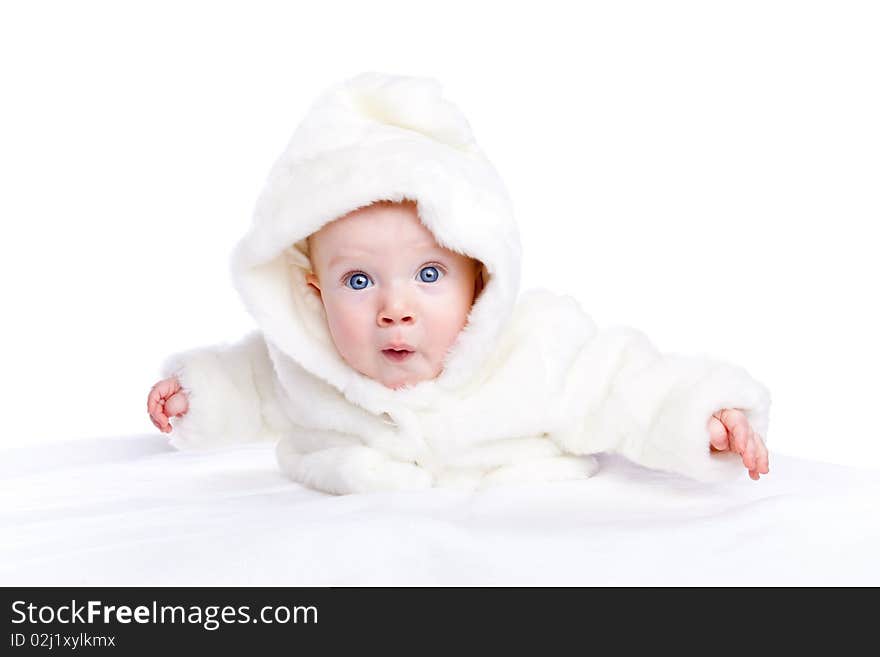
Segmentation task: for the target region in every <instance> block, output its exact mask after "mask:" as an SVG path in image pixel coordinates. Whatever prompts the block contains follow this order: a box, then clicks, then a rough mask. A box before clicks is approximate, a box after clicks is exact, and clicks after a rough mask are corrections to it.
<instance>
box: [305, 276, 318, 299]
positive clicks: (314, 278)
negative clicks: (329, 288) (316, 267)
mask: <svg viewBox="0 0 880 657" xmlns="http://www.w3.org/2000/svg"><path fill="white" fill-rule="evenodd" d="M306 283H308V284H309V285H311V286H312V287H313V288H315V290H316V291H317V293H318V294H321V284H320V282H319V281H318V277H317V276H315V273H314V272H311V271H309V272H306Z"/></svg>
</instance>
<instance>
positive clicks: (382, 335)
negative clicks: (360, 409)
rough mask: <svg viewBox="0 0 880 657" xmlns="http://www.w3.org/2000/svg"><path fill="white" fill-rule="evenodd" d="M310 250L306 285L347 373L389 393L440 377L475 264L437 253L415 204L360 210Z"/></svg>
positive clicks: (466, 304)
mask: <svg viewBox="0 0 880 657" xmlns="http://www.w3.org/2000/svg"><path fill="white" fill-rule="evenodd" d="M309 248H310V256H311V261H312V268H313V270H314V271H313V272H312V273H309V274H308V275H307V280H308V282H309V284H311V285H312V286H313V287H314V288H315V290H316V291H317V292H318V293H319V294H320V296H321V300H322V301H323V303H324V308H325V310H326V314H327V322H328V324H329V328H330V334H331V335H332V337H333V341H334V343H335V344H336V348H337V350H338V351H339V353H340V354H341V355H342V357H343V358H344V359H345V360H346V362H348V364H349V365H351V366H352V367H353V368H354V369H356V370H357V371H359V372H361V373H362V374H365V375H366V376H368V377H370V378H372V379H374V380H376V381H379V382H380V383H382V384H383V385H385V386H387V387H389V388H400V387H402V386H404V385H413V384H415V383H418V382H419V381H424V380H427V379H433V378H435V377H436V376H437V375H439V374H440V372H441V370H442V366H443V358H444V356H445V355H446V352H447V350H448V349H449V348H450V347H451V346H452V344H453V343H454V342H455V339H456V337H457V336H458V334H459V332H460V331H461V329H462V328H463V327H464V325H465V324H466V323H467V316H468V313H469V312H470V309H471V306H472V304H473V302H474V297H475V294H476V293H477V291H478V289H479V288H478V287H477V281H478V278H477V277H478V272H479V265H478V263H477V262H476V261H475V260H473V259H471V258H468V257H467V256H463V255H461V254H458V253H455V252H454V251H450V250H448V249H445V248H441V247H440V246H439V245H438V244H437V242H436V241H435V239H434V236H433V235H432V234H431V231H429V230H428V229H427V228H425V226H424V225H423V224H422V223H421V222H420V221H419V218H418V213H417V209H416V206H415V204H414V203H393V204H392V203H388V202H381V203H376V204H373V205H371V206H368V207H365V208H360V209H358V210H356V211H354V212H352V213H349V214H347V215H345V216H344V217H341V218H339V219H336V220H335V221H332V222H330V223H328V224H326V225H325V226H323V227H322V228H321V230H319V231H318V232H316V233H314V234H313V235H312V236H311V238H310V239H309ZM395 348H396V349H398V350H400V351H395V350H394V349H395Z"/></svg>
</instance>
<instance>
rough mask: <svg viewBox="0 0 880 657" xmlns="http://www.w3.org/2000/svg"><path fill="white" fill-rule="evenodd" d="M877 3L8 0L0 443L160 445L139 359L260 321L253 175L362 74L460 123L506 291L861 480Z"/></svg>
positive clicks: (873, 352)
mask: <svg viewBox="0 0 880 657" xmlns="http://www.w3.org/2000/svg"><path fill="white" fill-rule="evenodd" d="M871 4H872V3H862V4H860V3H847V2H839V1H838V2H826V3H816V2H791V3H781V2H767V1H763V2H754V3H752V2H730V3H724V4H721V3H706V2H692V3H680V2H676V3H662V5H661V3H648V2H646V3H629V2H608V3H595V4H590V3H574V2H551V1H548V0H543V1H542V2H540V3H538V2H536V3H531V4H528V5H526V4H516V3H497V4H496V3H479V2H475V1H473V0H471V1H468V2H451V1H449V0H446V1H445V2H443V3H436V4H431V5H420V4H419V3H415V2H411V1H410V2H382V1H380V0H371V1H370V2H333V1H328V0H324V1H322V2H320V3H317V2H316V3H311V4H309V5H306V4H305V3H260V2H253V1H248V2H240V3H221V2H210V3H204V4H199V3H185V2H174V3H168V4H162V3H157V2H149V3H147V2H144V3H140V4H136V3H110V2H107V3H95V2H77V3H58V4H47V3H44V2H20V3H16V2H8V3H4V4H3V5H2V9H0V67H2V68H0V72H2V95H3V99H2V103H0V181H2V183H0V184H2V191H0V217H2V221H3V239H2V247H0V248H2V252H0V256H2V257H0V263H2V264H0V267H2V271H0V273H2V281H3V283H2V285H3V290H2V291H3V296H2V299H3V306H4V310H5V312H4V318H3V320H2V326H3V340H2V346H0V349H2V352H0V358H2V365H3V377H2V379H0V380H2V383H0V385H2V390H0V393H2V399H3V402H2V403H3V423H2V435H0V444H2V445H6V446H9V445H26V444H31V443H35V442H45V441H56V440H67V439H71V438H84V437H94V436H115V435H125V434H132V433H145V432H155V429H154V428H153V426H152V424H151V423H150V422H149V420H148V418H147V415H146V410H145V407H146V395H147V392H148V390H149V388H150V386H151V385H152V384H153V383H154V381H155V380H156V378H157V374H158V366H159V363H160V362H161V361H162V360H163V359H164V358H165V357H166V356H167V355H169V354H170V353H173V352H175V351H179V350H183V349H188V348H191V347H195V346H199V345H204V344H212V343H216V342H222V341H232V340H236V339H238V338H239V337H240V336H241V335H242V334H244V333H245V332H247V331H248V330H250V329H251V328H252V327H253V323H252V321H251V319H250V317H249V316H248V315H247V314H246V313H245V311H244V309H243V307H242V304H241V303H240V301H239V299H238V297H237V296H236V293H235V291H234V289H233V288H232V285H231V282H230V280H229V275H228V268H227V261H228V256H229V253H230V251H231V249H232V248H233V246H234V244H235V242H236V241H237V239H238V238H239V237H240V236H241V235H242V234H243V233H244V231H245V230H246V228H247V226H248V224H249V221H250V213H251V211H252V208H253V205H254V202H255V200H256V198H257V195H258V193H259V191H260V188H261V185H262V183H263V181H264V179H265V176H266V174H267V173H268V170H269V167H270V166H271V164H272V163H273V161H274V159H275V158H276V157H277V156H278V155H279V154H280V152H281V150H282V148H283V147H284V145H285V143H286V141H287V139H288V138H289V136H290V134H291V133H292V131H293V129H294V128H295V126H296V124H297V123H298V122H299V120H300V119H301V118H302V117H303V115H304V113H305V111H306V110H307V108H308V105H309V103H311V102H312V100H314V98H315V97H316V96H317V94H318V93H319V92H320V91H322V90H323V89H324V88H325V87H326V86H328V85H330V84H331V83H334V82H336V81H339V80H341V79H343V78H345V77H348V76H351V75H355V74H357V73H359V72H362V71H370V70H373V71H382V72H388V73H398V74H407V75H427V76H432V77H435V78H437V79H438V80H440V81H441V82H442V83H443V85H444V89H445V92H446V95H447V97H448V98H449V99H451V100H452V101H453V102H454V103H456V104H457V105H459V106H460V107H461V108H462V110H463V111H464V112H465V114H466V115H467V116H468V118H469V120H470V122H471V125H472V127H473V129H474V132H475V134H476V136H477V139H478V141H479V142H480V144H481V146H482V147H483V149H484V150H485V151H486V153H487V154H488V156H489V158H490V159H491V160H492V161H493V162H494V163H495V165H496V166H497V168H498V169H499V171H500V173H501V175H502V176H503V177H504V179H505V180H506V182H507V185H508V187H509V189H510V192H511V195H512V197H513V201H514V204H515V208H516V211H517V216H518V219H519V222H520V228H521V234H522V239H523V245H524V251H525V256H524V288H527V287H532V286H544V287H548V288H551V289H555V290H558V291H560V292H566V293H568V294H571V295H573V296H575V297H576V298H577V299H579V300H580V301H581V302H582V303H583V305H584V307H585V309H586V310H587V312H588V313H590V314H591V315H592V316H593V317H594V319H595V320H596V321H597V323H599V324H600V325H601V326H609V325H615V324H625V325H630V326H635V327H637V328H639V329H641V330H643V331H644V332H645V333H647V334H648V335H649V336H650V337H651V338H652V340H653V341H654V342H655V344H656V345H657V346H658V347H659V348H660V349H662V350H664V351H674V352H680V353H703V354H708V355H712V356H714V357H717V358H721V359H724V360H727V361H730V362H735V363H737V364H740V365H742V366H744V367H745V368H746V369H747V370H748V371H749V372H750V373H751V374H752V375H753V376H755V377H756V378H758V379H760V380H761V381H763V382H764V383H765V384H766V385H767V386H768V387H769V388H770V390H771V392H772V395H773V407H772V411H771V428H770V434H769V442H770V446H771V448H772V450H778V451H779V452H784V453H788V454H794V455H802V456H807V457H809V458H815V459H820V460H825V461H832V462H837V463H848V464H855V465H868V466H872V467H880V441H878V438H880V436H878V434H880V431H878V428H877V426H878V425H877V412H876V409H877V392H878V385H877V372H878V368H880V349H878V346H877V342H878V333H880V318H878V309H877V306H878V304H877V299H876V297H877V293H876V287H877V281H878V280H880V265H878V257H877V249H878V239H877V223H878V219H880V129H878V116H880V85H878V80H880V70H878V69H880V65H878V63H880V40H878V39H877V35H878V34H880V21H878V13H877V10H876V9H874V8H873V7H872V6H871ZM771 476H772V451H771Z"/></svg>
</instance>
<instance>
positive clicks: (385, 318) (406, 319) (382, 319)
mask: <svg viewBox="0 0 880 657" xmlns="http://www.w3.org/2000/svg"><path fill="white" fill-rule="evenodd" d="M415 321H416V320H415V318H414V317H413V314H412V313H411V312H409V311H406V310H395V309H389V308H383V309H382V312H381V313H379V324H380V325H381V326H391V325H393V324H398V323H399V324H412V323H413V322H415Z"/></svg>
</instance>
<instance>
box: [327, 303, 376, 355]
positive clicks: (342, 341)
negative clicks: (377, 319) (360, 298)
mask: <svg viewBox="0 0 880 657" xmlns="http://www.w3.org/2000/svg"><path fill="white" fill-rule="evenodd" d="M364 306H365V304H339V305H328V306H326V307H325V308H326V310H327V323H328V325H329V327H330V334H331V336H332V337H333V342H334V343H335V344H336V348H337V350H338V351H339V353H340V354H342V356H343V357H344V358H345V359H346V360H348V361H349V362H352V361H358V360H361V359H362V358H363V357H364V355H365V345H366V344H368V343H369V335H368V331H369V324H368V323H367V322H368V321H369V317H368V311H367V309H366V308H365V307H364Z"/></svg>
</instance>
